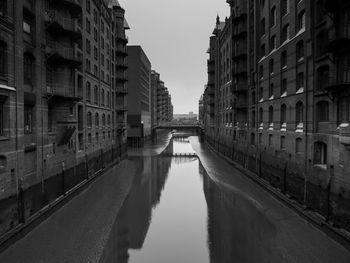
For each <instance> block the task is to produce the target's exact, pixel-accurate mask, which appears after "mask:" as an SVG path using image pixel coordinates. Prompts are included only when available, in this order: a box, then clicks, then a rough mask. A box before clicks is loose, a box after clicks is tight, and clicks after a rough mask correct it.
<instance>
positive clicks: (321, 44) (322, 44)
mask: <svg viewBox="0 0 350 263" xmlns="http://www.w3.org/2000/svg"><path fill="white" fill-rule="evenodd" d="M327 43H328V35H327V33H326V32H325V31H321V32H320V33H319V34H318V35H317V36H316V57H321V56H323V55H325V54H326V45H327Z"/></svg>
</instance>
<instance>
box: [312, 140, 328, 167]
mask: <svg viewBox="0 0 350 263" xmlns="http://www.w3.org/2000/svg"><path fill="white" fill-rule="evenodd" d="M314 164H321V165H325V164H327V144H325V143H324V142H315V144H314Z"/></svg>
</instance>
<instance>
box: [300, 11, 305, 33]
mask: <svg viewBox="0 0 350 263" xmlns="http://www.w3.org/2000/svg"><path fill="white" fill-rule="evenodd" d="M305 27H306V15H305V10H303V11H301V12H300V13H299V15H298V31H300V30H302V29H305Z"/></svg>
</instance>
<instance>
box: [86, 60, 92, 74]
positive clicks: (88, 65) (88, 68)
mask: <svg viewBox="0 0 350 263" xmlns="http://www.w3.org/2000/svg"><path fill="white" fill-rule="evenodd" d="M85 63H86V71H88V72H90V71H91V62H90V59H88V58H87V59H86V60H85Z"/></svg>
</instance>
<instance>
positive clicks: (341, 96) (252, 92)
mask: <svg viewBox="0 0 350 263" xmlns="http://www.w3.org/2000/svg"><path fill="white" fill-rule="evenodd" d="M227 2H228V3H229V5H230V9H231V17H230V18H229V19H228V20H227V21H230V23H231V32H232V38H231V39H232V55H231V61H232V84H231V91H232V93H231V96H232V122H233V132H232V134H229V136H231V139H229V140H227V138H226V133H220V132H219V133H218V132H217V131H218V130H219V131H220V127H222V128H223V126H222V123H230V122H229V121H226V120H227V117H224V118H223V115H222V114H223V113H224V114H225V111H223V110H222V109H223V108H225V107H223V108H222V107H221V103H224V102H223V101H222V100H220V99H216V100H215V101H214V102H212V100H211V96H212V95H211V94H212V92H210V90H209V88H210V87H211V85H213V77H212V74H213V73H212V72H213V70H212V69H211V68H212V67H213V66H212V63H219V65H216V64H215V65H216V66H215V67H214V69H215V70H216V72H215V70H214V75H215V77H214V79H215V83H214V86H215V87H216V89H215V92H214V93H215V98H218V97H219V96H220V95H221V94H220V92H222V91H218V87H224V86H223V82H222V80H221V82H220V77H221V78H222V77H223V76H225V74H226V72H225V68H224V67H223V64H222V59H223V57H224V55H225V54H224V50H222V44H221V43H223V39H225V35H224V34H225V33H224V32H225V30H224V28H225V27H227V26H226V25H225V26H221V30H219V33H218V34H217V33H216V32H217V31H218V30H216V32H215V31H214V33H216V34H213V36H211V37H210V43H211V45H210V49H209V54H210V55H209V61H208V73H209V74H208V85H207V88H206V90H205V92H204V110H205V112H206V116H210V117H211V118H210V119H211V120H212V119H213V118H214V119H215V120H217V121H216V122H215V129H216V134H219V136H217V137H215V133H213V127H212V126H211V125H209V124H210V123H211V124H212V121H208V119H207V121H206V123H207V125H205V132H206V135H207V140H208V141H209V142H210V143H211V145H212V146H213V147H215V148H216V149H217V150H219V151H220V152H222V153H224V154H225V155H227V156H228V157H229V158H232V159H233V160H234V161H235V162H237V163H239V164H241V165H243V166H244V167H245V168H246V169H248V170H250V171H252V172H255V173H256V174H257V175H259V176H260V177H262V178H263V179H265V180H267V181H269V182H270V183H271V184H272V185H274V186H275V187H277V188H280V189H281V190H282V191H283V192H285V193H288V194H289V195H291V196H293V197H294V198H295V199H297V200H298V201H299V202H301V203H304V204H307V205H308V206H310V207H311V208H312V209H314V210H316V211H318V212H320V213H321V214H323V215H324V216H326V217H327V218H328V217H331V219H332V220H333V221H335V222H337V223H338V224H342V225H343V226H345V227H347V228H350V225H349V224H348V223H346V218H349V217H350V207H349V205H348V203H349V202H348V200H349V199H350V166H349V163H350V162H349V161H350V151H349V148H350V147H349V145H350V133H349V130H350V129H349V118H350V117H349V116H350V100H349V86H348V85H349V83H350V81H349V76H350V75H349V74H348V72H349V68H350V64H349V63H348V54H350V53H349V48H348V43H349V42H348V40H349V36H350V35H349V33H348V32H350V30H349V28H348V27H349V17H350V15H349V14H350V12H349V11H350V6H349V4H347V3H345V2H344V1H322V0H318V1H317V0H313V1H305V0H281V1H279V0H278V1H277V0H259V1H245V0H228V1H227ZM227 21H225V22H226V23H227ZM221 23H222V22H217V25H216V28H218V25H220V24H221ZM226 23H225V24H226ZM212 61H214V62H212ZM218 76H219V77H218ZM211 103H214V104H215V110H214V112H213V110H212V107H211ZM217 104H218V105H217ZM213 116H214V117H213ZM218 120H225V121H224V122H220V121H218ZM228 120H230V119H229V117H228ZM330 200H331V201H330Z"/></svg>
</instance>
